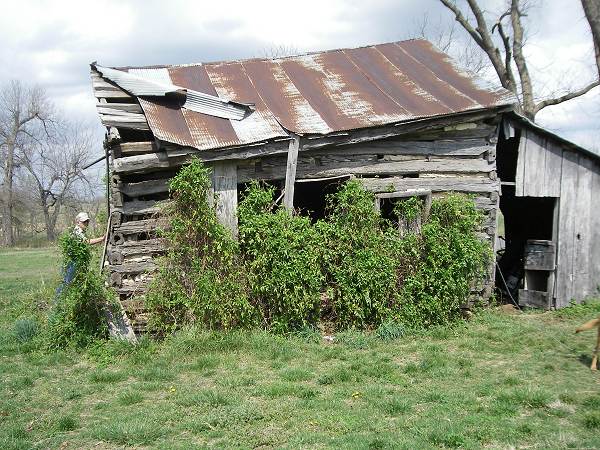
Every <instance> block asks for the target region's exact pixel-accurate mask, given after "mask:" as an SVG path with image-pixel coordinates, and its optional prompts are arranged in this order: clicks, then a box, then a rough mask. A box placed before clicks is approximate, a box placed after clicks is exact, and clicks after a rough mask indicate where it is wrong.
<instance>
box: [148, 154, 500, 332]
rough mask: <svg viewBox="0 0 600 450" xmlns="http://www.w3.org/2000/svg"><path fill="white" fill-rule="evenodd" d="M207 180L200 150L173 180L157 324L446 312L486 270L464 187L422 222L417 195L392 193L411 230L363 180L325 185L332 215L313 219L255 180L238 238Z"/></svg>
mask: <svg viewBox="0 0 600 450" xmlns="http://www.w3.org/2000/svg"><path fill="white" fill-rule="evenodd" d="M210 180H211V173H210V170H209V169H208V168H206V167H204V165H203V164H202V163H201V162H200V161H198V160H195V161H193V162H192V163H191V164H190V165H188V166H186V167H185V168H184V169H182V170H181V171H180V173H179V174H178V175H177V176H176V177H175V178H173V180H172V181H171V184H170V192H171V198H172V201H171V202H170V203H169V204H168V206H166V207H165V208H164V213H165V214H167V215H168V217H169V218H170V228H169V229H168V230H167V231H166V232H165V236H166V238H167V240H168V242H169V251H168V254H167V255H166V257H165V258H164V259H163V261H162V264H161V269H160V271H159V274H158V277H157V279H156V280H155V282H154V283H153V285H152V287H151V289H150V292H149V294H148V297H147V306H148V308H149V310H150V311H151V321H150V324H151V327H152V329H153V330H154V331H156V332H158V333H168V332H170V331H172V330H174V329H176V328H177V327H180V326H181V325H183V324H186V323H201V324H203V325H204V326H206V327H208V328H223V329H230V328H239V327H256V326H259V327H263V328H265V329H269V330H272V331H275V332H287V331H290V330H294V329H301V328H305V327H306V326H315V325H316V324H317V322H318V321H319V320H322V319H324V320H328V321H331V322H333V323H334V324H335V326H336V327H338V328H340V329H344V328H360V329H364V328H375V327H377V326H380V325H381V324H388V326H391V325H389V324H393V323H400V324H403V326H405V327H412V328H415V327H426V326H430V325H434V324H442V323H449V322H452V321H455V320H458V319H459V318H460V307H461V305H462V304H464V302H465V301H466V300H467V298H468V296H469V293H470V289H471V286H472V285H473V283H474V282H475V280H477V279H479V278H481V277H482V276H484V274H485V267H486V265H487V262H488V260H489V259H488V258H489V256H490V249H489V247H488V246H487V244H486V243H484V242H483V241H481V240H480V239H479V238H478V237H477V235H476V232H477V231H478V229H479V227H480V225H481V220H482V214H481V212H479V211H478V210H477V209H476V208H475V205H474V202H473V201H472V199H470V198H468V197H466V196H463V195H458V194H452V195H448V196H446V197H443V198H437V199H435V200H434V201H433V202H432V205H431V214H430V218H429V220H427V221H425V222H424V223H422V217H421V216H422V213H423V201H422V200H421V199H419V198H417V197H413V198H409V199H406V200H401V201H397V202H396V203H395V205H394V209H393V213H394V214H395V215H396V216H397V218H398V221H399V222H402V221H404V223H413V222H415V221H419V224H420V225H421V226H420V230H412V231H411V232H409V233H404V232H402V231H401V230H400V229H399V227H398V226H395V225H394V224H393V223H391V222H390V221H387V220H383V219H382V217H381V215H380V213H379V212H378V211H376V210H375V208H374V207H373V205H374V196H373V194H372V193H370V192H367V191H366V190H365V189H364V188H363V187H362V185H361V184H360V182H359V181H358V180H351V181H348V182H347V183H345V184H344V185H343V186H342V187H341V188H340V189H339V191H338V192H336V193H335V194H332V195H329V196H328V198H327V217H326V218H325V219H322V220H319V221H317V222H316V223H315V224H312V223H311V222H310V220H309V219H308V218H305V217H300V216H298V215H296V214H290V213H289V212H288V211H286V210H284V209H283V208H282V207H280V206H277V205H275V202H274V189H273V188H270V187H268V186H265V185H260V184H259V183H257V182H253V183H250V185H249V186H248V187H247V189H246V191H245V193H244V196H243V199H242V201H241V202H240V204H239V208H238V214H239V241H237V240H236V239H235V238H234V237H233V236H232V235H231V233H230V232H229V231H228V230H227V229H225V228H224V227H223V226H222V225H220V224H219V222H218V220H217V218H216V214H215V211H214V207H213V201H212V199H209V195H210V185H211V182H210Z"/></svg>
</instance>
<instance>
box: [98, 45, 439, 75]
mask: <svg viewBox="0 0 600 450" xmlns="http://www.w3.org/2000/svg"><path fill="white" fill-rule="evenodd" d="M410 41H427V42H429V43H431V44H432V45H434V44H433V43H432V42H431V41H428V40H427V39H425V38H411V39H403V40H401V41H389V42H377V43H372V44H366V45H360V46H358V47H339V48H332V49H326V50H311V51H307V52H302V53H296V54H294V55H286V56H277V57H274V58H269V57H252V58H238V59H229V60H220V61H206V62H196V63H184V64H153V65H149V66H121V67H111V68H112V69H117V70H129V69H168V68H171V67H173V68H179V67H196V66H209V65H221V64H231V63H245V62H250V61H282V60H286V59H291V58H299V57H302V56H312V55H321V54H326V53H334V52H340V51H344V50H359V49H361V48H369V47H375V46H378V45H386V44H399V43H401V42H410ZM108 67H110V66H108Z"/></svg>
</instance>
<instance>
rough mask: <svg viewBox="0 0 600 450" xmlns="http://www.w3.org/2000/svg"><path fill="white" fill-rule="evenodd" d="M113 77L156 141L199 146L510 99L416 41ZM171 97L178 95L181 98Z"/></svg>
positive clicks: (319, 131)
mask: <svg viewBox="0 0 600 450" xmlns="http://www.w3.org/2000/svg"><path fill="white" fill-rule="evenodd" d="M102 69H103V68H101V67H97V70H99V71H100V72H101V73H102ZM119 71H120V72H121V73H116V74H115V72H117V71H115V70H111V69H108V70H105V71H104V73H102V76H103V77H104V78H106V79H107V80H110V81H112V82H114V83H116V84H118V85H119V86H120V87H122V88H123V89H125V90H127V91H129V92H130V93H132V94H133V95H136V96H137V97H138V98H139V101H140V104H141V106H142V109H143V111H144V114H145V115H146V118H147V120H148V124H149V126H150V129H151V131H152V132H153V133H154V135H155V137H156V138H158V139H161V140H164V141H167V142H172V143H175V144H179V145H183V146H189V147H195V148H197V149H199V150H207V149H217V148H224V147H231V146H241V145H248V144H255V143H258V142H264V141H269V140H272V139H277V138H287V137H288V136H289V132H292V133H295V134H298V135H326V134H329V133H334V132H342V131H348V130H354V129H360V128H370V127H376V126H382V125H389V124H395V123H402V122H409V121H412V120H416V119H422V118H426V117H431V116H438V115H448V114H454V113H460V112H466V111H470V110H478V109H486V108H493V107H498V106H502V105H509V104H512V103H515V101H516V100H515V98H514V96H513V95H512V94H511V93H510V92H509V91H507V90H505V89H503V88H498V87H494V86H492V85H490V84H488V83H486V82H484V81H483V80H482V79H480V78H478V77H477V76H475V75H473V74H469V73H466V72H465V71H463V70H461V69H460V68H459V67H458V66H457V65H456V63H455V62H454V61H453V60H451V59H450V58H449V57H448V56H447V55H446V54H444V53H442V52H441V51H439V50H438V49H436V48H435V47H434V46H433V45H432V44H431V43H429V42H428V41H425V40H421V39H418V40H409V41H403V42H392V43H387V44H379V45H372V46H367V47H361V48H356V49H340V50H331V51H325V52H319V53H312V54H306V55H300V56H291V57H283V58H274V59H250V60H240V61H231V62H220V63H207V64H191V65H182V66H166V67H147V68H121V69H119ZM127 74H130V75H131V76H132V79H130V80H128V79H127ZM143 80H147V81H148V82H149V83H150V84H149V83H145V82H144V81H143ZM152 83H154V84H152ZM140 86H141V87H140ZM136 89H139V92H140V93H139V94H136ZM161 92H162V93H163V94H161ZM169 92H171V93H172V92H178V93H182V95H184V96H185V101H184V102H183V101H181V98H179V99H177V97H176V96H168V95H166V93H169ZM148 93H150V94H152V93H155V95H148ZM224 111H225V112H224Z"/></svg>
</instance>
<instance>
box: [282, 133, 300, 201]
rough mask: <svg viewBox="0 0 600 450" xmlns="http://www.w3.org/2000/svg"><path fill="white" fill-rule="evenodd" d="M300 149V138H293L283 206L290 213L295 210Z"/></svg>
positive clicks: (286, 172)
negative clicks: (295, 186) (295, 185)
mask: <svg viewBox="0 0 600 450" xmlns="http://www.w3.org/2000/svg"><path fill="white" fill-rule="evenodd" d="M299 148H300V138H299V137H298V136H293V140H292V141H290V146H289V149H288V155H287V167H286V171H285V191H284V197H283V206H284V207H285V208H286V209H287V210H288V211H290V212H291V211H293V210H294V184H295V183H296V166H297V164H298V150H299Z"/></svg>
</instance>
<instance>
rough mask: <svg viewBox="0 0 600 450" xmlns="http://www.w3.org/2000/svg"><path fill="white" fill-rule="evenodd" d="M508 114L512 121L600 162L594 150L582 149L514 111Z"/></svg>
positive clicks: (599, 156)
mask: <svg viewBox="0 0 600 450" xmlns="http://www.w3.org/2000/svg"><path fill="white" fill-rule="evenodd" d="M506 114H507V116H508V117H509V118H510V119H513V120H515V121H516V122H518V123H520V124H521V125H523V126H525V127H528V128H531V129H533V130H535V131H537V132H539V133H541V134H544V135H546V136H547V137H549V138H550V139H553V140H555V141H557V142H559V143H560V144H562V145H563V146H564V147H565V148H567V149H568V150H571V151H576V152H580V153H583V154H584V155H586V156H589V157H592V158H594V159H596V160H600V154H598V153H595V152H593V151H592V150H590V149H587V148H585V147H582V146H580V145H578V144H576V143H575V142H572V141H570V140H568V139H566V138H564V137H562V136H560V135H558V134H556V133H554V132H553V131H550V130H549V129H547V128H544V127H542V126H541V125H538V124H537V123H535V122H532V121H531V120H530V119H528V118H527V117H525V116H523V115H521V114H519V113H518V112H517V111H514V110H513V111H510V112H507V113H506Z"/></svg>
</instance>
